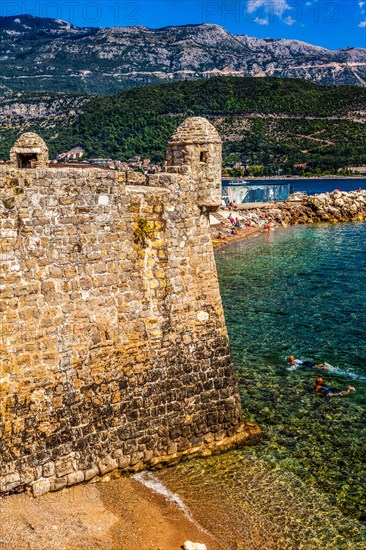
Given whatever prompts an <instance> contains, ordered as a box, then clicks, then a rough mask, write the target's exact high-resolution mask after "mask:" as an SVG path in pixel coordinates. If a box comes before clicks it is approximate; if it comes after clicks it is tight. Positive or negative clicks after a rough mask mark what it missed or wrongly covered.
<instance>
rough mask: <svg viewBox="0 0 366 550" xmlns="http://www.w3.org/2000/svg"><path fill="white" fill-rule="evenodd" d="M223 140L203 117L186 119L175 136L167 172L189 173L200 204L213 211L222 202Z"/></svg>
mask: <svg viewBox="0 0 366 550" xmlns="http://www.w3.org/2000/svg"><path fill="white" fill-rule="evenodd" d="M221 166H222V141H221V138H220V136H219V134H218V132H217V130H216V129H215V127H214V126H213V125H212V124H210V122H208V120H207V119H205V118H202V117H190V118H187V119H186V120H185V121H184V122H183V123H182V124H181V125H180V126H179V128H178V129H177V130H176V131H175V132H174V134H173V135H172V137H171V139H170V141H169V143H168V149H167V163H166V171H167V172H170V173H178V174H182V175H183V174H185V175H189V176H190V178H191V179H192V180H194V182H195V185H196V189H197V194H198V197H197V203H198V206H205V207H207V208H209V209H210V210H212V209H216V208H217V207H218V206H220V204H221Z"/></svg>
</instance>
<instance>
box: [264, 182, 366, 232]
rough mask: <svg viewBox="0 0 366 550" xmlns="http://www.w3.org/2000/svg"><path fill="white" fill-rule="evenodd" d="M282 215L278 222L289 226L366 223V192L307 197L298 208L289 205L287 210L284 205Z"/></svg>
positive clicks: (340, 192) (338, 192)
mask: <svg viewBox="0 0 366 550" xmlns="http://www.w3.org/2000/svg"><path fill="white" fill-rule="evenodd" d="M281 213H282V215H279V217H278V221H281V222H282V221H283V222H285V223H289V224H297V223H316V222H333V223H334V222H346V221H364V220H365V219H366V190H359V191H350V192H342V191H332V192H331V193H322V194H320V195H314V196H310V197H306V198H305V199H303V200H302V202H301V204H300V205H298V206H295V205H293V204H289V205H288V206H287V208H286V205H283V206H282V207H281ZM272 215H273V212H272Z"/></svg>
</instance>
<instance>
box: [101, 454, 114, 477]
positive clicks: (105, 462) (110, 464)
mask: <svg viewBox="0 0 366 550" xmlns="http://www.w3.org/2000/svg"><path fill="white" fill-rule="evenodd" d="M98 468H99V471H100V473H101V475H102V476H104V474H107V473H108V472H111V471H112V470H115V469H116V468H118V461H117V460H115V459H114V458H112V457H110V456H106V457H105V458H102V460H99V462H98Z"/></svg>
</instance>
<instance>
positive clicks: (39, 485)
mask: <svg viewBox="0 0 366 550" xmlns="http://www.w3.org/2000/svg"><path fill="white" fill-rule="evenodd" d="M31 487H32V493H33V496H34V497H41V496H42V495H45V494H46V493H48V492H49V491H50V489H51V480H50V479H49V478H47V479H45V478H41V479H38V480H37V481H34V482H33V483H32V484H31Z"/></svg>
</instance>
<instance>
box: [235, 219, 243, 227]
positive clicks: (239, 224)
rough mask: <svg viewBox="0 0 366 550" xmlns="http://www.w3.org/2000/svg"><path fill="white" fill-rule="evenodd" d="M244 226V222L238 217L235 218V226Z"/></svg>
mask: <svg viewBox="0 0 366 550" xmlns="http://www.w3.org/2000/svg"><path fill="white" fill-rule="evenodd" d="M241 226H242V223H241V221H240V220H239V218H238V217H236V218H235V227H241Z"/></svg>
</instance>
